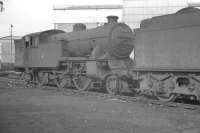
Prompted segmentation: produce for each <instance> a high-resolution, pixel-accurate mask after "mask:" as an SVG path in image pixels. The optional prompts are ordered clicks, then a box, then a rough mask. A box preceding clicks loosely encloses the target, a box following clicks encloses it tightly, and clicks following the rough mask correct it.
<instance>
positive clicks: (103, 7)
mask: <svg viewBox="0 0 200 133" xmlns="http://www.w3.org/2000/svg"><path fill="white" fill-rule="evenodd" d="M122 8H123V6H122V5H84V6H69V5H68V6H54V8H53V9H54V10H88V9H94V10H96V9H122Z"/></svg>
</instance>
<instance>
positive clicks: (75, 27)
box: [73, 23, 86, 31]
mask: <svg viewBox="0 0 200 133" xmlns="http://www.w3.org/2000/svg"><path fill="white" fill-rule="evenodd" d="M82 30H86V25H85V24H82V23H76V24H74V25H73V31H82Z"/></svg>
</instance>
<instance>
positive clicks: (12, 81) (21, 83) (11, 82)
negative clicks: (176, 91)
mask: <svg viewBox="0 0 200 133" xmlns="http://www.w3.org/2000/svg"><path fill="white" fill-rule="evenodd" d="M0 83H4V84H6V85H8V86H7V87H26V88H36V89H44V90H52V91H55V92H62V94H63V95H77V96H93V97H101V98H105V99H111V100H119V101H121V102H140V103H144V104H147V105H149V106H157V107H167V108H179V109H185V110H193V111H197V112H200V104H186V103H178V102H162V101H158V100H156V99H152V98H151V99H149V98H146V97H144V96H142V95H137V96H126V95H110V94H107V93H103V92H97V91H80V90H75V89H65V90H59V89H58V88H57V87H54V86H43V87H37V86H35V85H34V84H27V82H26V81H25V80H22V79H20V78H17V77H12V78H10V77H0ZM4 87H5V86H4Z"/></svg>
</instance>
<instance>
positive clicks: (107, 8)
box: [53, 0, 199, 32]
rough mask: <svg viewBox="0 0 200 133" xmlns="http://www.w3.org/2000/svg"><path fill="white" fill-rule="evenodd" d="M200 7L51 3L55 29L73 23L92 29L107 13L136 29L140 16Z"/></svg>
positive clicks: (176, 1) (176, 0)
mask: <svg viewBox="0 0 200 133" xmlns="http://www.w3.org/2000/svg"><path fill="white" fill-rule="evenodd" d="M188 6H195V7H196V6H199V3H197V2H195V1H194V0H122V2H121V4H119V3H116V4H115V3H113V4H112V5H106V4H105V5H84V6H83V5H82V6H71V5H61V6H56V5H55V6H54V8H53V10H54V28H56V29H61V30H65V31H67V32H70V31H72V26H73V24H74V23H84V24H86V26H87V28H94V27H97V26H99V25H102V24H104V23H105V22H106V16H108V15H116V16H118V17H119V21H120V22H124V23H126V24H128V25H129V26H131V28H132V29H135V28H139V26H140V22H141V20H143V19H146V18H151V17H154V16H161V15H165V14H170V13H175V12H176V11H178V10H180V9H181V8H184V7H188Z"/></svg>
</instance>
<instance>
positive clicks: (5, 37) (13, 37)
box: [0, 36, 21, 41]
mask: <svg viewBox="0 0 200 133" xmlns="http://www.w3.org/2000/svg"><path fill="white" fill-rule="evenodd" d="M20 38H21V36H12V39H13V40H16V39H20ZM1 40H11V36H4V37H0V41H1Z"/></svg>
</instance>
